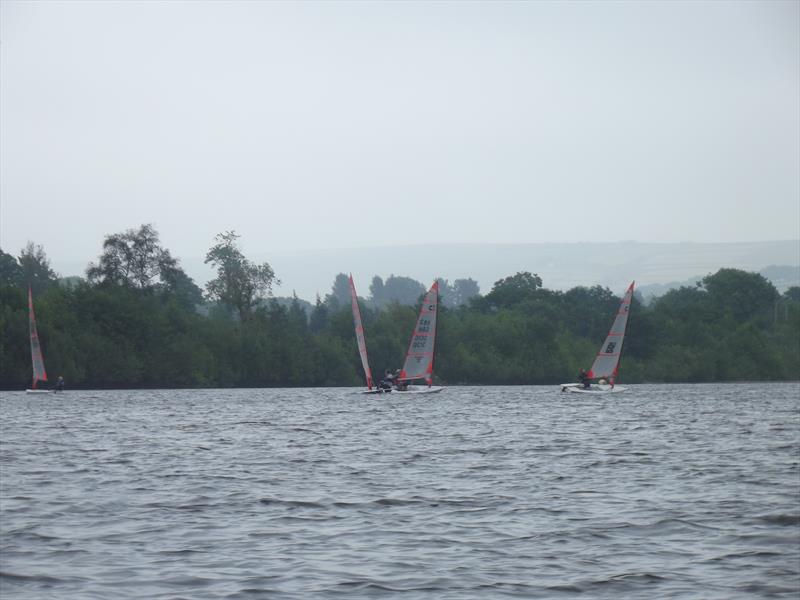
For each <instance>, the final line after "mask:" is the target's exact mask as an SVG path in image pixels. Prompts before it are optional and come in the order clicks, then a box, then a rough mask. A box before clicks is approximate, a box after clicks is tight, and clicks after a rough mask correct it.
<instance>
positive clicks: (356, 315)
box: [350, 275, 372, 390]
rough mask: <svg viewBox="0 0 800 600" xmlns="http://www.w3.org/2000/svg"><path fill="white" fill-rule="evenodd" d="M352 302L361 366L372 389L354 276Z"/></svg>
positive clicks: (351, 291) (351, 287) (351, 289)
mask: <svg viewBox="0 0 800 600" xmlns="http://www.w3.org/2000/svg"><path fill="white" fill-rule="evenodd" d="M350 302H351V304H352V307H353V324H354V326H355V330H356V342H357V343H358V353H359V354H360V355H361V366H362V367H363V368H364V377H366V379H367V388H368V389H370V390H371V389H372V370H371V369H370V368H369V358H368V356H367V340H366V338H365V337H364V326H363V325H362V323H361V310H360V309H359V307H358V295H357V294H356V286H355V283H353V276H352V275H350Z"/></svg>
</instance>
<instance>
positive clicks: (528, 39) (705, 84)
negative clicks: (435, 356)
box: [0, 0, 800, 274]
mask: <svg viewBox="0 0 800 600" xmlns="http://www.w3.org/2000/svg"><path fill="white" fill-rule="evenodd" d="M0 6H2V8H0V17H1V18H2V26H1V29H0V43H1V48H2V53H1V55H0V74H1V78H2V79H1V80H0V83H1V84H2V87H1V89H0V101H1V102H2V104H1V105H0V126H1V129H0V133H1V135H2V140H1V142H0V152H1V154H0V178H1V183H0V186H1V187H0V194H1V195H0V245H1V246H2V248H3V249H4V250H5V251H7V252H11V253H13V254H17V253H18V251H19V249H20V248H21V247H22V246H23V245H24V244H25V243H26V241H27V240H32V241H35V242H36V243H40V244H43V245H44V247H45V250H46V251H47V253H48V255H49V256H50V257H51V259H52V260H53V263H54V266H56V267H58V265H59V264H62V263H64V262H66V261H83V262H88V261H89V260H94V259H96V257H97V255H98V254H99V252H100V247H101V243H102V239H103V237H104V235H106V234H109V233H113V232H118V231H122V230H124V229H128V228H131V227H137V226H138V225H140V224H142V223H148V222H152V223H154V224H155V225H156V228H157V229H158V231H159V232H160V233H161V238H162V241H163V243H164V245H165V246H166V247H168V248H169V249H170V250H171V251H172V253H173V255H175V256H178V257H184V258H188V257H202V256H203V255H204V254H205V252H206V250H207V249H208V248H209V246H210V245H211V243H212V239H213V237H214V235H215V234H216V233H218V232H220V231H223V230H226V229H235V230H237V231H238V232H239V233H241V234H242V244H243V247H244V249H245V251H246V252H247V253H248V254H258V255H265V254H266V256H267V257H268V256H269V253H270V252H288V251H294V250H303V249H319V248H341V247H354V246H356V247H358V246H373V245H393V244H418V243H429V242H555V241H559V242H564V241H566V242H578V241H619V240H639V241H659V242H673V241H675V242H677V241H687V240H692V241H697V242H717V241H746V240H777V239H796V238H798V237H800V3H798V2H796V1H787V2H762V1H759V2H752V3H750V2H722V1H719V2H716V1H715V2H708V3H704V2H668V3H658V2H641V3H628V2H614V3H610V2H609V3H603V2H527V3H526V2H508V3H504V2H492V3H482V2H436V3H429V2H419V3H414V2H375V3H370V2H321V3H316V2H307V3H303V2H292V3H278V2H240V3H236V2H225V3H216V2H199V3H194V2H185V1H183V2H177V1H175V2H131V3H127V2H80V3H76V2H65V1H60V2H38V3H37V2H30V1H25V2H11V1H7V0H4V1H3V2H2V3H1V4H0ZM346 268H347V267H346V266H342V270H346ZM390 269H391V270H392V271H393V272H402V270H403V269H402V267H400V266H392V267H390ZM65 274H66V273H65Z"/></svg>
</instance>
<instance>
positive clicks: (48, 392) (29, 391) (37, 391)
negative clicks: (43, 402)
mask: <svg viewBox="0 0 800 600" xmlns="http://www.w3.org/2000/svg"><path fill="white" fill-rule="evenodd" d="M53 392H55V390H39V389H36V390H25V393H26V394H52V393H53Z"/></svg>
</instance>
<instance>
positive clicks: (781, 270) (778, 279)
mask: <svg viewBox="0 0 800 600" xmlns="http://www.w3.org/2000/svg"><path fill="white" fill-rule="evenodd" d="M758 272H759V273H760V274H761V275H763V276H764V277H766V278H767V279H769V280H770V281H771V282H772V285H774V286H775V287H776V288H777V290H778V291H779V292H780V293H781V294H782V293H784V292H785V291H786V290H788V289H789V288H790V287H792V286H800V266H797V267H789V266H786V265H771V266H769V267H766V268H764V269H761V270H759V271H758ZM703 277H705V275H696V276H695V277H690V278H689V279H685V280H683V281H671V282H669V283H651V284H649V285H642V286H639V288H638V292H639V294H640V295H641V297H642V298H643V299H644V300H645V301H649V300H651V299H652V298H657V297H659V296H663V295H664V294H666V293H667V292H668V291H670V290H674V289H677V288H680V287H694V286H695V285H696V284H697V282H699V281H700V280H701V279H703Z"/></svg>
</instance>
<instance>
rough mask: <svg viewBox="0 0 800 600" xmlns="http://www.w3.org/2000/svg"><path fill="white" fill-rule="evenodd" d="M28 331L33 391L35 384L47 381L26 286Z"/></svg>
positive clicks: (30, 298) (30, 297) (34, 316)
mask: <svg viewBox="0 0 800 600" xmlns="http://www.w3.org/2000/svg"><path fill="white" fill-rule="evenodd" d="M28 329H29V331H30V336H31V365H32V366H33V389H36V383H37V382H39V381H47V371H45V369H44V358H43V357H42V347H41V345H40V344H39V334H38V332H37V331H36V315H35V314H34V312H33V296H32V295H31V288H30V286H28Z"/></svg>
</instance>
